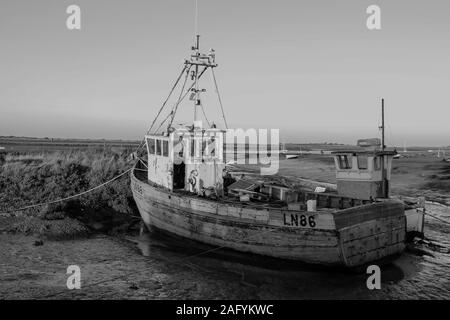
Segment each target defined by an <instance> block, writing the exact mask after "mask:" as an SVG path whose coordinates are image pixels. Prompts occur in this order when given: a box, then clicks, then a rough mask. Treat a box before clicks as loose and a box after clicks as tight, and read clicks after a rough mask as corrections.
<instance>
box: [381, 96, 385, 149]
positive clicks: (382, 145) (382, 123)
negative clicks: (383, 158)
mask: <svg viewBox="0 0 450 320" xmlns="http://www.w3.org/2000/svg"><path fill="white" fill-rule="evenodd" d="M384 148H385V145H384V99H381V151H384Z"/></svg>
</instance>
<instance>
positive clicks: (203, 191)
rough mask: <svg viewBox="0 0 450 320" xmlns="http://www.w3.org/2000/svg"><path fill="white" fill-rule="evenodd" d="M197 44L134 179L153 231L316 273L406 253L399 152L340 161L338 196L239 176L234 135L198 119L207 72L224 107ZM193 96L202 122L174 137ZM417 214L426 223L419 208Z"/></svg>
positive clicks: (209, 56)
mask: <svg viewBox="0 0 450 320" xmlns="http://www.w3.org/2000/svg"><path fill="white" fill-rule="evenodd" d="M199 38H200V37H199V36H197V37H196V44H195V45H194V46H193V47H192V54H191V55H190V57H189V58H188V59H186V60H185V62H184V65H183V68H182V72H181V73H180V76H179V77H178V79H177V81H176V82H175V85H174V87H173V88H175V87H179V86H180V79H182V78H183V75H184V83H183V85H182V87H181V91H180V94H179V96H178V99H177V100H176V102H175V103H174V106H173V107H172V110H171V111H170V110H169V114H168V116H167V117H166V120H164V121H166V122H164V121H163V123H162V124H161V125H160V126H159V128H161V127H162V126H163V125H164V127H163V128H164V132H158V130H159V128H158V129H157V130H154V131H152V129H153V128H154V127H155V126H154V124H155V123H156V118H158V116H157V117H156V118H155V119H154V120H153V123H152V126H151V127H150V130H149V131H148V133H147V135H146V136H145V139H144V140H145V146H146V149H147V150H146V151H147V154H146V157H144V158H141V159H139V160H138V161H137V162H136V165H135V166H134V169H133V170H132V172H131V189H132V192H133V196H134V199H135V201H136V204H137V207H138V209H139V212H140V215H141V217H142V220H143V222H144V223H145V225H146V226H147V227H148V228H149V229H153V228H156V229H159V230H162V231H165V232H168V233H170V234H173V235H177V236H180V237H184V238H187V239H191V240H195V241H199V242H202V243H206V244H209V245H212V246H215V247H221V248H227V249H232V250H236V251H240V252H244V253H251V254H258V255H263V256H270V257H274V258H281V259H287V260H294V261H300V262H304V263H308V264H320V265H326V266H345V267H350V268H358V267H361V266H364V265H367V264H373V263H384V262H388V261H391V260H392V259H393V258H394V257H396V256H398V255H399V254H400V253H401V252H402V251H403V250H404V248H405V242H406V235H407V215H406V213H405V202H404V201H401V200H398V199H392V198H390V197H389V183H390V170H391V161H392V158H393V156H394V152H392V151H388V150H384V148H382V150H371V151H339V152H336V153H334V154H333V155H332V156H333V157H334V159H335V163H336V175H337V185H336V188H335V190H333V188H332V187H330V186H329V185H326V184H322V185H324V187H323V188H319V189H320V190H317V188H316V187H317V185H320V183H319V182H318V183H311V182H305V183H302V182H299V181H295V182H292V181H291V182H288V180H289V179H288V178H284V177H280V176H263V175H261V176H249V175H245V174H238V175H237V174H233V170H232V169H230V168H229V166H228V165H227V163H229V162H228V161H226V160H224V153H225V152H224V145H225V142H224V140H225V139H226V132H227V130H226V129H221V128H218V127H217V125H216V124H212V123H210V125H209V126H208V127H206V128H204V127H203V124H202V123H203V122H202V120H201V117H200V111H202V110H203V107H204V106H203V105H202V100H201V95H202V94H203V93H204V92H205V90H204V89H201V88H200V79H201V77H202V75H203V74H204V73H205V72H206V71H207V70H210V71H211V72H212V79H213V80H214V84H215V89H216V90H215V91H216V92H217V96H218V101H219V104H220V106H221V109H222V111H223V107H222V101H221V97H220V94H219V90H218V87H217V82H216V78H215V75H214V68H216V67H217V63H216V61H215V58H216V57H215V52H214V51H213V50H210V51H209V52H208V53H206V54H205V53H201V51H200V46H199ZM188 83H190V84H188ZM173 91H174V89H172V91H171V94H173ZM171 94H169V96H170V95H171ZM188 95H190V99H191V100H192V101H193V105H194V108H193V109H194V121H193V123H192V124H190V125H184V126H180V127H178V128H175V127H173V126H172V124H173V119H174V117H175V113H176V111H177V109H178V106H179V105H180V103H181V102H182V101H183V99H184V98H185V97H186V96H188ZM167 101H168V99H166V101H165V103H164V104H163V106H162V107H161V109H160V111H159V112H158V115H160V114H162V110H163V109H164V108H166V106H167ZM203 111H204V110H203ZM222 114H223V115H224V113H223V112H222ZM224 124H225V126H227V123H226V119H225V116H224ZM226 143H227V144H229V141H226ZM383 145H384V142H383ZM315 191H318V192H315ZM324 191H325V192H324ZM409 210H410V211H411V214H415V213H417V215H416V216H417V217H419V215H418V214H419V213H418V212H419V210H417V208H415V207H410V208H409ZM418 220H420V219H419V218H417V221H418ZM411 221H412V220H411ZM417 223H418V222H412V223H411V224H412V226H411V228H417Z"/></svg>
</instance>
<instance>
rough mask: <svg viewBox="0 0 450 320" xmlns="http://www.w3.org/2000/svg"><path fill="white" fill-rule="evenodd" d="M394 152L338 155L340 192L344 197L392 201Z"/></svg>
mask: <svg viewBox="0 0 450 320" xmlns="http://www.w3.org/2000/svg"><path fill="white" fill-rule="evenodd" d="M394 155H395V152H393V151H336V152H333V156H334V162H335V166H336V180H337V192H338V194H339V195H341V196H344V197H350V198H355V199H362V200H375V199H377V198H388V197H389V181H390V179H391V168H392V159H393V157H394Z"/></svg>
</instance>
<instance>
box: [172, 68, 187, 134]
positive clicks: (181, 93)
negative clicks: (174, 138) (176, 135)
mask: <svg viewBox="0 0 450 320" xmlns="http://www.w3.org/2000/svg"><path fill="white" fill-rule="evenodd" d="M190 70H191V66H190V67H189V69H188V70H187V71H186V77H185V78H184V83H183V87H182V88H181V91H180V96H179V97H178V101H177V103H176V104H175V105H174V107H173V109H172V112H173V114H172V119H170V123H169V127H171V126H172V123H173V120H174V119H175V115H176V113H177V110H178V106H179V105H180V103H181V101H182V98H183V92H184V88H185V87H186V83H187V79H188V77H189V71H190ZM189 90H191V89H189ZM189 90H188V91H187V92H189Z"/></svg>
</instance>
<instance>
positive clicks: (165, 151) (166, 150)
mask: <svg viewBox="0 0 450 320" xmlns="http://www.w3.org/2000/svg"><path fill="white" fill-rule="evenodd" d="M163 156H164V157H168V156H169V141H167V140H163Z"/></svg>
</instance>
